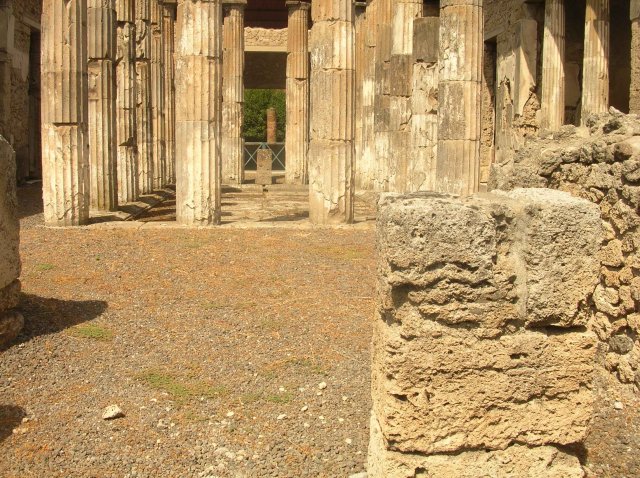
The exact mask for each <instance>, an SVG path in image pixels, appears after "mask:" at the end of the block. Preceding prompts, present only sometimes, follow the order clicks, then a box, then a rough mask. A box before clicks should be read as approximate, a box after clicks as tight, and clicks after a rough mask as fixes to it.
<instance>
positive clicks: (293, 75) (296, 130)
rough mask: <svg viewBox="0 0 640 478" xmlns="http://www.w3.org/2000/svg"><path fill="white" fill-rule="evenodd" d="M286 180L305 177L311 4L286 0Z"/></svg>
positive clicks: (300, 181)
mask: <svg viewBox="0 0 640 478" xmlns="http://www.w3.org/2000/svg"><path fill="white" fill-rule="evenodd" d="M287 7H288V8H289V23H288V30H287V32H288V33H287V115H286V116H287V129H286V131H287V133H286V138H285V151H286V156H287V161H286V172H285V181H286V183H287V184H306V183H307V181H308V169H309V168H308V163H307V153H308V151H309V11H310V10H311V4H310V3H309V2H302V1H291V0H289V1H287Z"/></svg>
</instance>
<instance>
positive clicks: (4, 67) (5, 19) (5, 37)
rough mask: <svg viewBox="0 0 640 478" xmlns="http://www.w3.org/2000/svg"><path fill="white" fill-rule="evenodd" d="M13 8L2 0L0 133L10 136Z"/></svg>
mask: <svg viewBox="0 0 640 478" xmlns="http://www.w3.org/2000/svg"><path fill="white" fill-rule="evenodd" d="M12 15H13V8H12V6H11V2H10V1H9V0H0V135H4V137H5V138H6V139H7V140H9V141H10V140H11V138H9V125H8V121H9V118H10V116H11V115H10V112H11V57H10V56H9V19H10V18H11V16H12Z"/></svg>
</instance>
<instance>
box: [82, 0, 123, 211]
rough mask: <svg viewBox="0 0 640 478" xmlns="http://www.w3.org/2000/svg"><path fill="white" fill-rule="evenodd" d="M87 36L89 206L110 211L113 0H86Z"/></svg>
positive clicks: (113, 194) (113, 184) (113, 189)
mask: <svg viewBox="0 0 640 478" xmlns="http://www.w3.org/2000/svg"><path fill="white" fill-rule="evenodd" d="M87 36H88V66H87V68H88V75H89V88H88V96H89V165H90V172H91V208H92V209H96V210H101V211H114V210H116V209H117V206H118V197H117V190H118V188H117V172H116V163H117V150H116V78H115V59H116V5H115V0H89V9H88V17H87Z"/></svg>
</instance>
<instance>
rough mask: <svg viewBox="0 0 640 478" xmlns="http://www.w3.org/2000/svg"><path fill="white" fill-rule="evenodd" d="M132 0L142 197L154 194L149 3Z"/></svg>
mask: <svg viewBox="0 0 640 478" xmlns="http://www.w3.org/2000/svg"><path fill="white" fill-rule="evenodd" d="M152 1H154V2H155V1H156V0H135V8H136V77H137V79H136V95H137V98H136V104H137V107H136V110H137V111H136V114H137V118H136V119H137V121H138V125H137V136H138V174H139V176H138V177H139V179H138V182H139V186H140V193H141V194H148V193H150V192H152V191H153V112H152V108H151V94H152V93H151V36H152V34H151V2H152Z"/></svg>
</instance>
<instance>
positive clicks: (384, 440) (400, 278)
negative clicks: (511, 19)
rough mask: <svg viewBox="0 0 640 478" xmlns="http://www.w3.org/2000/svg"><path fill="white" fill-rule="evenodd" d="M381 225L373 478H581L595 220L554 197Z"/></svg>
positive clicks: (590, 395)
mask: <svg viewBox="0 0 640 478" xmlns="http://www.w3.org/2000/svg"><path fill="white" fill-rule="evenodd" d="M443 21H444V19H443ZM478 46H479V47H480V48H481V47H482V44H480V45H478ZM576 218H579V220H576ZM376 224H377V248H376V250H377V251H378V266H377V270H378V274H379V277H378V285H379V287H378V300H377V306H376V312H375V317H374V326H373V328H374V332H373V346H372V347H373V351H372V366H371V369H372V387H371V388H372V394H373V397H372V398H373V413H372V417H371V441H370V444H369V466H368V470H367V471H368V476H369V477H370V478H406V477H417V476H424V477H480V476H482V477H516V476H518V477H524V476H530V477H536V478H557V477H567V478H569V477H575V478H577V477H582V476H585V473H584V472H585V470H584V469H583V468H582V466H581V463H580V458H579V451H578V450H581V449H582V446H583V445H584V442H585V439H586V437H587V432H588V428H589V425H590V424H591V422H592V419H593V417H594V415H595V414H594V400H595V396H596V393H595V392H594V383H595V379H596V373H595V365H596V356H597V355H596V354H597V353H598V347H597V338H596V335H595V333H594V332H593V331H592V327H591V324H590V321H591V320H593V319H592V317H593V316H594V314H593V312H591V311H590V310H589V305H587V304H588V303H589V301H590V299H591V296H592V293H593V291H594V288H595V286H596V285H597V284H598V276H599V270H600V260H599V257H598V253H599V250H600V244H601V241H602V238H603V234H602V228H601V220H600V212H599V210H598V208H597V206H595V205H594V204H591V203H589V202H588V201H586V200H583V199H578V198H574V197H572V196H571V195H569V194H568V193H563V192H559V191H552V190H549V189H520V190H516V191H513V192H510V193H501V194H499V195H498V194H491V195H483V196H476V197H472V198H469V197H465V198H455V197H451V196H445V195H437V194H433V193H430V194H427V195H415V194H414V195H411V196H398V195H388V196H383V198H381V200H380V203H379V207H378V220H377V223H376ZM558 263H562V267H561V268H558V267H556V264H558ZM496 291H500V292H499V293H498V294H496ZM609 406H611V405H609ZM559 424H561V425H560V426H559Z"/></svg>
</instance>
